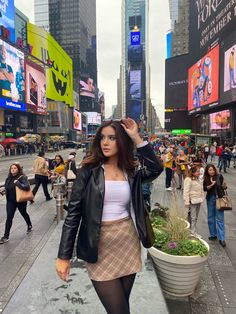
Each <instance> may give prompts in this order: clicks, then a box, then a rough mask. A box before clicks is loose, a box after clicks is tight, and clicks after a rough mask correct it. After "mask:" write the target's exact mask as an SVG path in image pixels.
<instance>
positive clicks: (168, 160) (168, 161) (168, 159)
mask: <svg viewBox="0 0 236 314" xmlns="http://www.w3.org/2000/svg"><path fill="white" fill-rule="evenodd" d="M173 151H174V150H173V148H172V147H170V148H169V149H168V153H167V154H165V155H164V156H163V161H164V167H165V172H166V191H172V190H173V188H172V187H171V181H172V178H173V161H174V156H173Z"/></svg>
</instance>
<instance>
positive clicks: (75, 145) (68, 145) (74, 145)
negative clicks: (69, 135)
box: [62, 141, 81, 149]
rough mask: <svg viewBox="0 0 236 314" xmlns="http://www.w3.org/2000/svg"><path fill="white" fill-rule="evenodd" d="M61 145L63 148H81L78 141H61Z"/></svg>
mask: <svg viewBox="0 0 236 314" xmlns="http://www.w3.org/2000/svg"><path fill="white" fill-rule="evenodd" d="M62 145H63V147H64V148H75V149H78V148H81V143H78V142H74V141H66V142H62Z"/></svg>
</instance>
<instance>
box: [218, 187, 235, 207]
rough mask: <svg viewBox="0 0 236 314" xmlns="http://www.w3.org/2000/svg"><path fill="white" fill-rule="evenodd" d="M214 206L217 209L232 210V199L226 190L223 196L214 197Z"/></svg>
mask: <svg viewBox="0 0 236 314" xmlns="http://www.w3.org/2000/svg"><path fill="white" fill-rule="evenodd" d="M216 208H217V209H218V210H232V201H231V199H230V197H229V196H228V193H227V192H226V191H225V195H224V196H223V197H218V198H217V199H216Z"/></svg>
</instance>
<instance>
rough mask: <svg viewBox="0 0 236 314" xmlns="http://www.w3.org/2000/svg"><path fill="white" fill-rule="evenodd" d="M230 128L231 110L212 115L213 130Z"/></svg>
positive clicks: (211, 125) (211, 126)
mask: <svg viewBox="0 0 236 314" xmlns="http://www.w3.org/2000/svg"><path fill="white" fill-rule="evenodd" d="M229 128H230V110H223V111H220V112H214V113H211V114H210V129H211V130H227V129H229Z"/></svg>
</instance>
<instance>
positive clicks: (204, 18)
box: [189, 0, 236, 57]
mask: <svg viewBox="0 0 236 314" xmlns="http://www.w3.org/2000/svg"><path fill="white" fill-rule="evenodd" d="M189 5H190V18H189V21H190V28H189V35H190V52H192V53H194V55H195V56H198V57H199V55H201V56H202V55H203V54H205V52H206V51H207V50H208V49H209V48H210V47H211V45H212V44H213V43H215V42H216V41H217V42H218V41H222V39H224V38H225V37H226V36H227V35H228V34H229V33H230V32H232V31H233V30H234V29H235V22H236V14H235V12H236V1H235V0H191V1H189Z"/></svg>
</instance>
